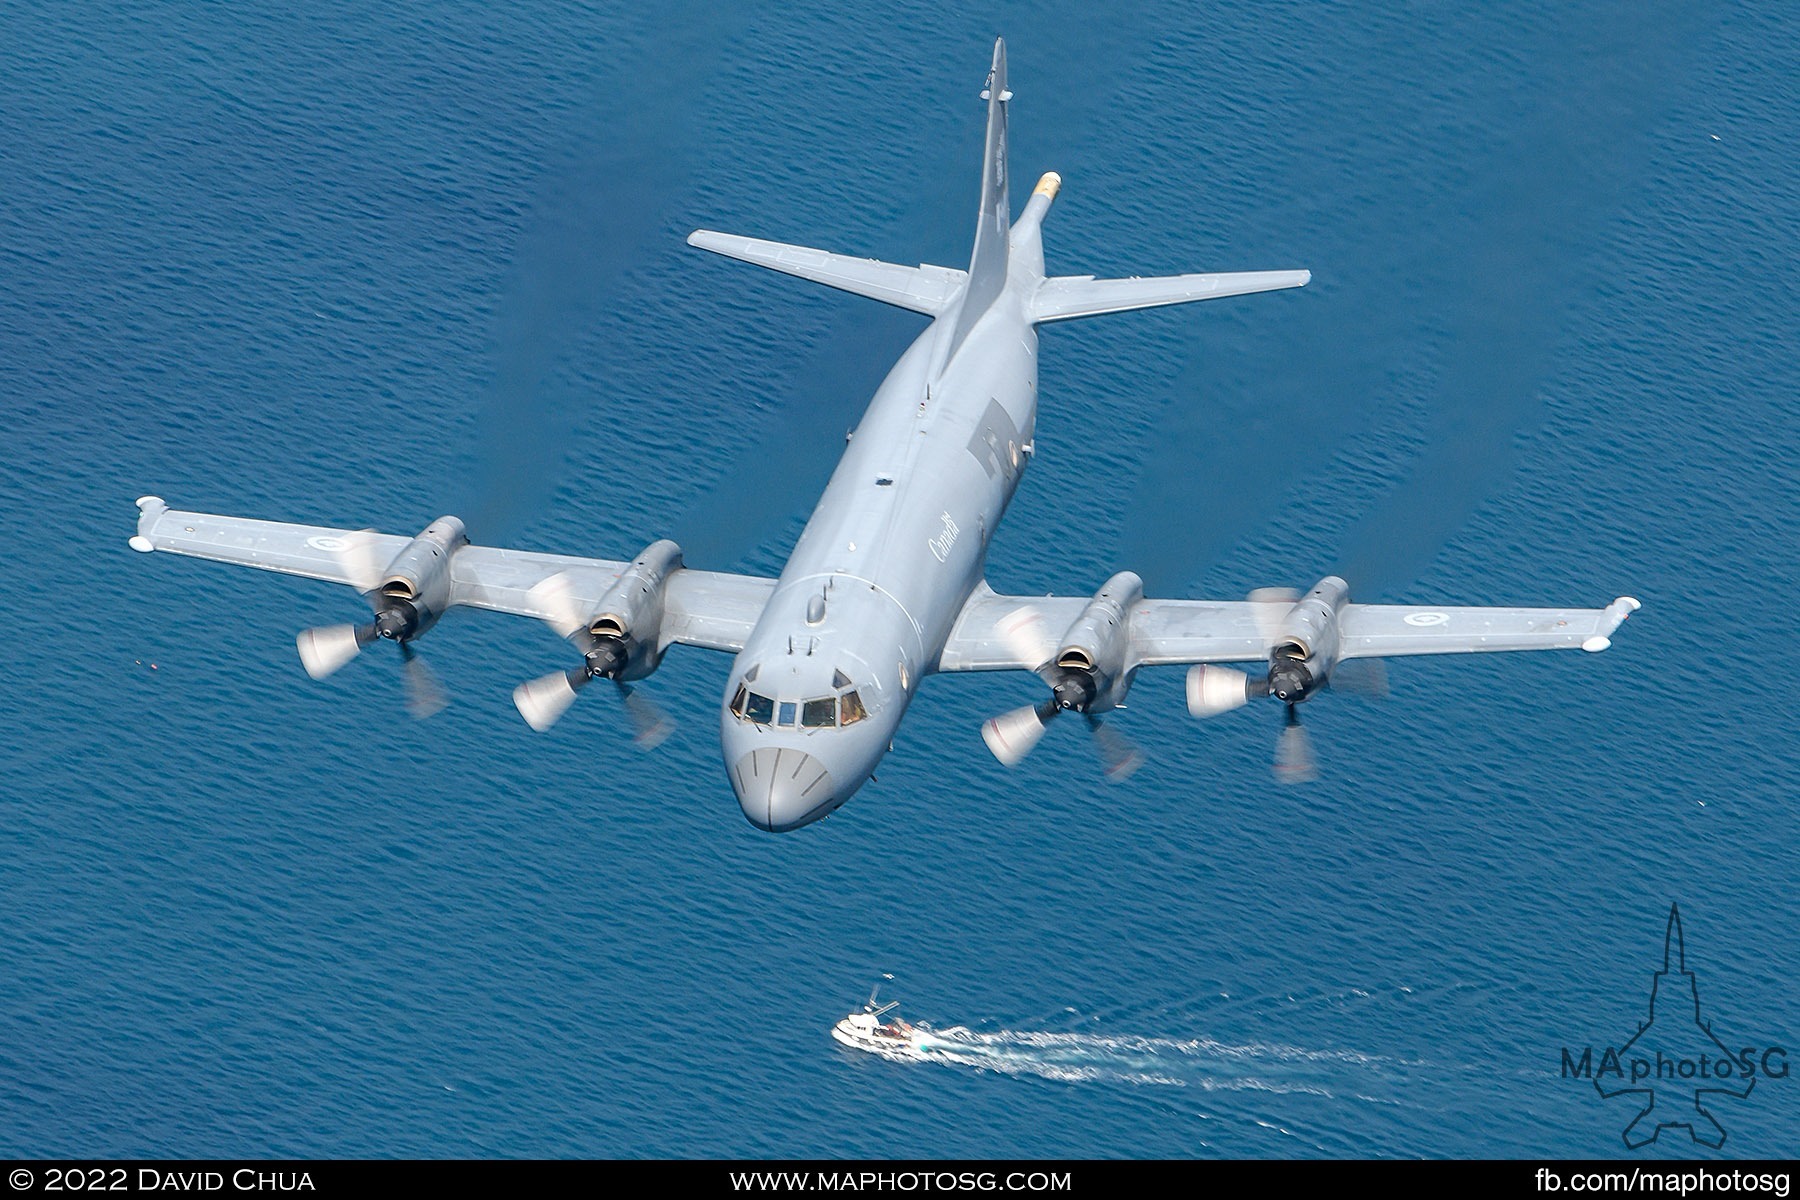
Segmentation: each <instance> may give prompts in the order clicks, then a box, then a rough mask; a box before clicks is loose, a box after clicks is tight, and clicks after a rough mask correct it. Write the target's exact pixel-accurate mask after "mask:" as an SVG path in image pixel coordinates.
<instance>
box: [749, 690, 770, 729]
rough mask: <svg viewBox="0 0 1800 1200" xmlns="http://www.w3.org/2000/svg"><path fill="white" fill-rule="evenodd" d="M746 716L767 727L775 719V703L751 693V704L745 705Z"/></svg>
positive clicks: (765, 697)
mask: <svg viewBox="0 0 1800 1200" xmlns="http://www.w3.org/2000/svg"><path fill="white" fill-rule="evenodd" d="M744 715H745V716H746V717H748V718H750V719H751V720H752V721H755V722H756V723H757V724H758V725H767V724H769V723H770V722H771V721H773V720H774V719H775V702H774V701H773V700H771V699H769V698H768V697H767V696H759V695H757V694H756V693H755V692H751V693H750V699H749V702H748V703H746V704H745V705H744Z"/></svg>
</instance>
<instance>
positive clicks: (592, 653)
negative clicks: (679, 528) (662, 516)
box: [513, 539, 682, 749]
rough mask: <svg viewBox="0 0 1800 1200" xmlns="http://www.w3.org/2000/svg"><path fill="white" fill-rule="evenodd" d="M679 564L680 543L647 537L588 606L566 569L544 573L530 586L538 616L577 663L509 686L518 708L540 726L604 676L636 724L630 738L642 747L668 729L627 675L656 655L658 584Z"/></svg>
mask: <svg viewBox="0 0 1800 1200" xmlns="http://www.w3.org/2000/svg"><path fill="white" fill-rule="evenodd" d="M681 567H682V563H681V547H680V546H677V545H676V544H675V543H674V542H671V541H668V540H666V539H665V540H663V541H658V542H652V543H651V544H650V545H648V546H646V547H645V548H644V550H643V552H642V553H640V554H639V555H638V556H637V557H636V558H634V559H632V561H631V562H630V563H628V564H626V567H625V569H624V570H623V571H622V572H620V574H619V577H618V578H617V579H616V580H614V581H613V582H612V584H611V585H609V586H608V587H607V589H606V590H605V591H604V592H603V593H601V595H600V598H599V600H598V602H597V603H595V604H594V605H593V606H592V607H591V608H584V606H583V604H582V602H581V600H580V599H579V598H578V597H577V596H576V594H575V584H574V582H573V581H572V580H571V578H570V576H568V575H566V574H558V575H552V576H551V577H550V578H548V579H546V580H544V581H543V582H542V583H540V584H538V585H537V586H536V587H534V588H532V589H531V597H532V599H533V600H534V601H536V602H537V604H538V605H539V607H540V608H542V610H543V616H544V619H545V620H546V621H547V622H549V624H550V626H551V628H553V629H555V630H556V632H557V633H558V634H560V635H561V636H562V637H563V638H564V639H566V640H567V641H569V642H570V643H572V644H573V645H574V646H575V648H576V649H577V650H580V651H581V656H582V662H581V665H580V666H578V667H574V668H571V669H570V670H567V671H557V672H555V673H554V674H550V675H545V676H543V677H542V678H539V679H533V680H531V681H530V682H529V683H522V684H520V685H519V686H518V687H517V688H515V689H513V703H514V704H515V705H517V706H518V709H519V715H520V716H522V717H524V718H525V720H526V722H527V723H529V724H530V726H531V727H532V728H533V729H536V730H538V731H540V732H542V731H543V730H546V729H549V728H550V727H551V726H552V725H554V724H556V722H557V720H558V719H559V718H560V717H561V716H562V715H563V713H565V712H567V711H568V708H569V705H571V704H573V703H574V702H575V697H576V695H577V694H578V693H579V692H580V690H581V689H582V688H584V687H586V686H587V685H588V684H589V683H590V682H591V681H593V680H595V679H610V680H612V681H613V683H614V684H615V685H616V686H617V688H618V691H619V697H620V699H621V700H622V701H623V702H624V704H625V709H626V712H627V714H628V715H629V716H630V717H631V720H632V724H633V725H634V726H635V728H636V734H635V736H636V740H637V743H638V744H639V745H640V746H643V747H644V748H646V749H649V748H650V747H653V746H655V745H657V744H658V743H660V742H661V741H662V740H663V739H664V738H665V737H667V736H668V734H669V731H670V729H671V728H672V726H671V725H670V722H669V720H668V718H667V717H665V716H664V715H663V714H662V712H661V711H660V710H658V709H657V708H656V706H655V705H653V704H652V703H651V702H650V701H649V700H648V699H646V698H645V697H643V696H640V695H639V694H638V693H637V692H635V691H633V690H632V688H631V687H629V686H628V684H627V681H628V680H633V679H642V678H643V677H644V676H646V675H648V674H650V673H651V672H652V671H654V670H656V668H657V666H658V665H659V664H660V663H661V662H662V656H663V650H664V649H665V645H664V643H663V641H662V621H663V590H664V588H665V586H666V585H667V583H668V581H669V577H670V576H671V575H673V574H674V573H675V572H676V571H679V570H681Z"/></svg>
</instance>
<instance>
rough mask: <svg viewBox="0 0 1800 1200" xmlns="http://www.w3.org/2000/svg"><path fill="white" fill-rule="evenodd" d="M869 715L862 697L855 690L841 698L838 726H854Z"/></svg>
mask: <svg viewBox="0 0 1800 1200" xmlns="http://www.w3.org/2000/svg"><path fill="white" fill-rule="evenodd" d="M868 715H869V710H868V709H866V708H864V707H863V702H862V697H861V696H859V695H857V694H856V692H855V691H854V690H852V691H848V692H845V693H844V694H843V695H842V696H841V697H839V707H838V724H840V725H854V724H856V723H857V722H858V721H860V720H862V719H863V718H864V717H866V716H868Z"/></svg>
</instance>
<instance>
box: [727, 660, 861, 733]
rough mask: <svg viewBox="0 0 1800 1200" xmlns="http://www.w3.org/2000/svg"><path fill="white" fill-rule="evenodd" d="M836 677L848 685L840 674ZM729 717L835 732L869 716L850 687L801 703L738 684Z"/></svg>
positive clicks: (859, 698) (760, 723)
mask: <svg viewBox="0 0 1800 1200" xmlns="http://www.w3.org/2000/svg"><path fill="white" fill-rule="evenodd" d="M837 678H838V679H841V680H843V682H844V683H845V684H848V683H849V682H850V680H849V678H848V677H846V676H845V675H844V673H843V672H841V671H840V672H838V673H837ZM731 714H732V715H733V716H735V717H736V718H737V719H738V720H740V721H749V722H750V723H751V724H753V725H773V726H775V727H777V728H780V729H793V728H796V727H798V728H801V729H836V728H839V727H840V726H844V725H854V724H856V723H857V722H858V721H861V720H864V719H866V718H867V717H868V715H869V710H868V709H867V708H865V707H864V706H863V702H862V696H861V695H860V694H859V693H858V691H857V689H855V688H850V689H849V690H848V691H842V692H839V693H837V694H836V695H832V696H811V697H808V698H806V699H804V700H786V699H782V698H780V697H776V696H765V695H763V694H762V693H760V692H753V691H751V690H750V688H749V687H748V686H747V685H745V684H742V683H740V684H738V687H737V691H736V692H735V693H734V694H733V695H732V697H731Z"/></svg>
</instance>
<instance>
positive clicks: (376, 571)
mask: <svg viewBox="0 0 1800 1200" xmlns="http://www.w3.org/2000/svg"><path fill="white" fill-rule="evenodd" d="M340 542H341V544H340V545H339V546H338V548H337V550H336V554H337V559H338V562H339V563H341V564H342V565H343V568H344V574H345V576H347V577H348V578H349V580H350V586H351V587H353V588H355V589H356V590H357V591H359V592H361V593H362V594H363V595H365V596H366V595H368V594H369V593H370V592H372V591H374V590H375V589H377V588H379V587H380V586H381V560H380V559H379V558H378V557H376V553H375V531H374V530H373V529H358V530H356V531H354V532H352V533H346V534H345V535H344V536H343V538H341V539H340Z"/></svg>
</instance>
